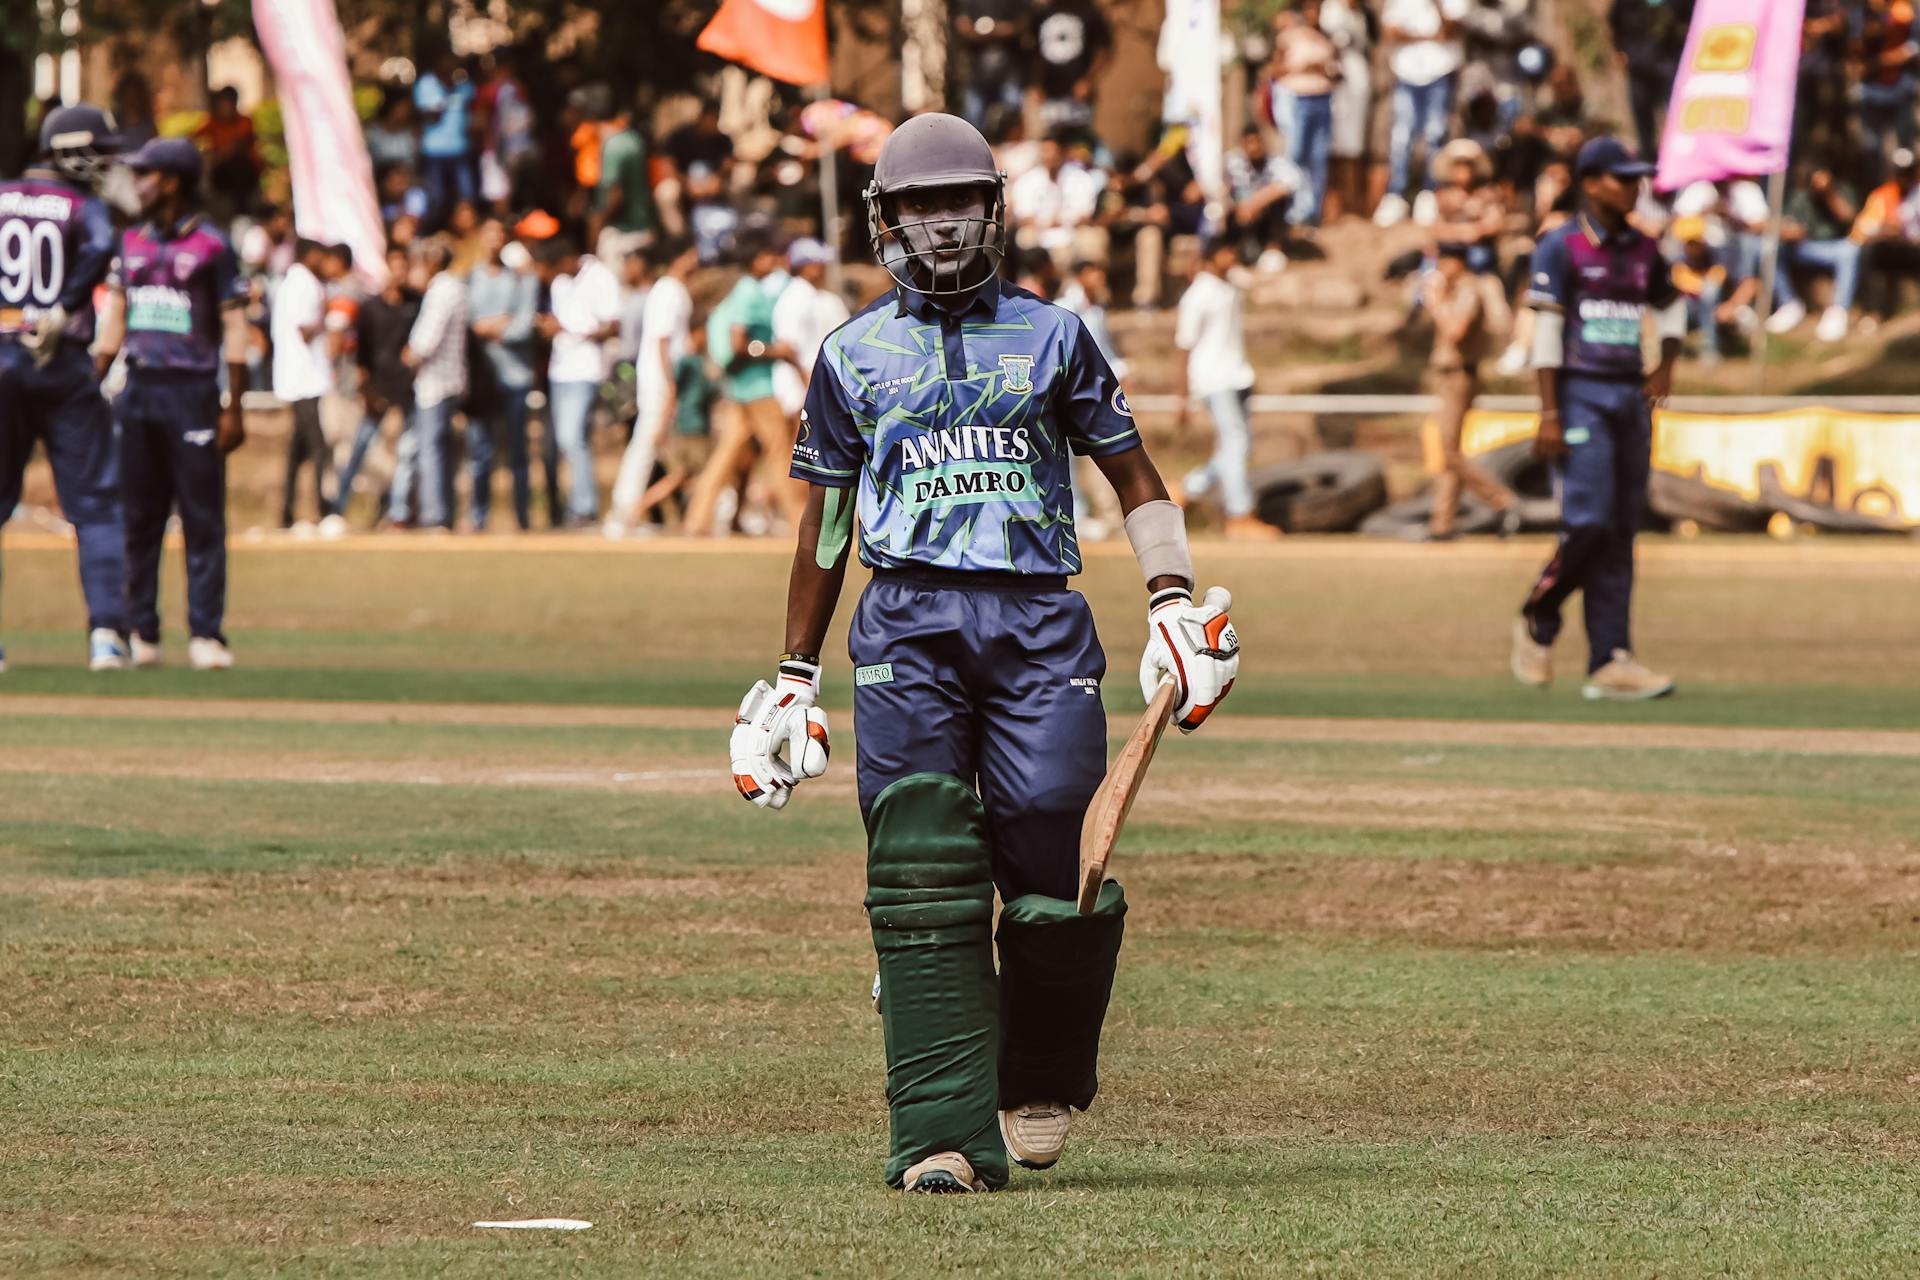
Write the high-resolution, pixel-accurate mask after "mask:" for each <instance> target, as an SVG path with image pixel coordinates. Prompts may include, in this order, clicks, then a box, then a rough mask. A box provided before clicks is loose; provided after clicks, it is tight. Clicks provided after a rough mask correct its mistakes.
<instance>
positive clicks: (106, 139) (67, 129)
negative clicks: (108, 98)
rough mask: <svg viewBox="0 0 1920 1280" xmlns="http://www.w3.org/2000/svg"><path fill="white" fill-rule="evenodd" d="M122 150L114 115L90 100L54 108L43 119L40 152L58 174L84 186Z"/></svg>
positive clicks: (104, 171) (92, 183)
mask: <svg viewBox="0 0 1920 1280" xmlns="http://www.w3.org/2000/svg"><path fill="white" fill-rule="evenodd" d="M119 150H120V136H119V130H118V127H117V126H116V125H115V124H114V122H113V117H112V116H111V115H110V114H108V113H107V111H106V110H105V109H104V108H101V107H96V106H94V105H92V104H91V103H86V102H81V103H76V104H75V105H73V106H71V107H55V108H54V109H53V110H52V111H49V112H47V114H46V117H45V118H44V119H43V120H41V121H40V154H41V155H42V156H43V157H45V158H46V160H47V162H48V163H49V164H51V165H52V166H53V169H54V171H55V172H56V173H58V174H60V175H61V176H62V177H65V178H70V179H72V180H73V181H74V182H78V183H80V184H82V185H84V186H93V185H95V184H96V183H98V182H99V180H100V178H101V177H102V175H104V174H105V173H106V171H107V167H108V166H109V165H111V164H112V163H113V159H114V157H115V155H117V154H118V153H119Z"/></svg>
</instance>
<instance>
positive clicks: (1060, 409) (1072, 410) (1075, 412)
mask: <svg viewBox="0 0 1920 1280" xmlns="http://www.w3.org/2000/svg"><path fill="white" fill-rule="evenodd" d="M1067 322H1068V330H1067V332H1068V338H1067V368H1066V376H1065V377H1064V378H1062V379H1061V380H1060V384H1059V386H1060V390H1059V393H1058V396H1057V398H1056V400H1055V404H1054V411H1055V412H1056V413H1057V414H1058V415H1059V418H1060V424H1061V426H1062V427H1063V428H1064V430H1065V434H1066V438H1067V444H1068V446H1069V447H1070V448H1072V450H1073V451H1074V452H1075V453H1078V454H1084V455H1090V456H1092V457H1095V458H1102V457H1105V456H1106V455H1108V454H1111V453H1125V452H1126V451H1127V450H1128V449H1133V448H1137V447H1139V444H1140V430H1139V428H1138V427H1136V426H1134V425H1133V410H1132V409H1131V408H1130V407H1129V406H1128V404H1127V393H1126V392H1125V391H1122V390H1121V389H1120V379H1119V378H1117V377H1115V376H1114V373H1113V366H1112V365H1110V364H1108V363H1107V358H1106V357H1105V356H1103V355H1101V354H1100V348H1099V347H1097V346H1095V345H1094V341H1093V335H1092V334H1090V333H1088V332H1087V326H1086V325H1085V324H1083V323H1082V322H1081V320H1080V317H1079V316H1076V315H1073V314H1072V313H1070V312H1069V313H1067Z"/></svg>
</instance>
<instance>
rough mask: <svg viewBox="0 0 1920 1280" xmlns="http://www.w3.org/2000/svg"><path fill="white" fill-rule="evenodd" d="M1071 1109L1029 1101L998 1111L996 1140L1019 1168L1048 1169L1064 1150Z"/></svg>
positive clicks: (1071, 1120)
mask: <svg viewBox="0 0 1920 1280" xmlns="http://www.w3.org/2000/svg"><path fill="white" fill-rule="evenodd" d="M1072 1127H1073V1110H1072V1109H1071V1108H1069V1107H1065V1106H1062V1105H1061V1104H1060V1103H1058V1102H1029V1103H1027V1104H1026V1105H1025V1106H1023V1107H1009V1108H1008V1109H1007V1110H1005V1111H1002V1112H1001V1113H1000V1139H1001V1141H1003V1142H1005V1143H1006V1144H1007V1154H1008V1155H1009V1156H1011V1157H1013V1162H1014V1163H1015V1164H1017V1165H1019V1166H1020V1167H1021V1168H1022V1169H1051V1168H1052V1167H1053V1166H1054V1165H1055V1164H1056V1163H1058V1162H1059V1160H1060V1153H1061V1152H1063V1151H1065V1150H1066V1149H1067V1131H1068V1130H1069V1129H1071V1128H1072Z"/></svg>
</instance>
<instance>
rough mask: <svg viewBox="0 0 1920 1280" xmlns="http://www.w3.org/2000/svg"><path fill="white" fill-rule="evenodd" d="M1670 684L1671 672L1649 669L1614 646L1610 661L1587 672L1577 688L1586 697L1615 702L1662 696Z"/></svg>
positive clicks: (1670, 686) (1669, 687)
mask: <svg viewBox="0 0 1920 1280" xmlns="http://www.w3.org/2000/svg"><path fill="white" fill-rule="evenodd" d="M1673 687H1674V686H1673V677H1672V676H1664V675H1661V674H1660V673H1659V672H1658V671H1649V670H1648V669H1647V668H1646V667H1644V666H1642V665H1641V664H1640V661H1639V660H1638V659H1637V658H1635V657H1634V656H1633V655H1632V654H1631V653H1628V652H1627V651H1626V650H1625V649H1615V650H1614V651H1613V661H1611V662H1609V663H1607V665H1606V666H1604V667H1601V668H1600V669H1599V670H1597V671H1595V672H1594V673H1593V674H1592V675H1589V676H1588V677H1587V682H1586V684H1584V685H1582V686H1581V687H1580V692H1581V694H1582V696H1584V697H1586V698H1587V699H1588V700H1589V701H1598V700H1599V699H1602V698H1608V699H1612V700H1613V701H1616V702H1644V701H1646V700H1647V699H1648V698H1664V697H1666V696H1667V695H1668V694H1670V693H1672V692H1673Z"/></svg>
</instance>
